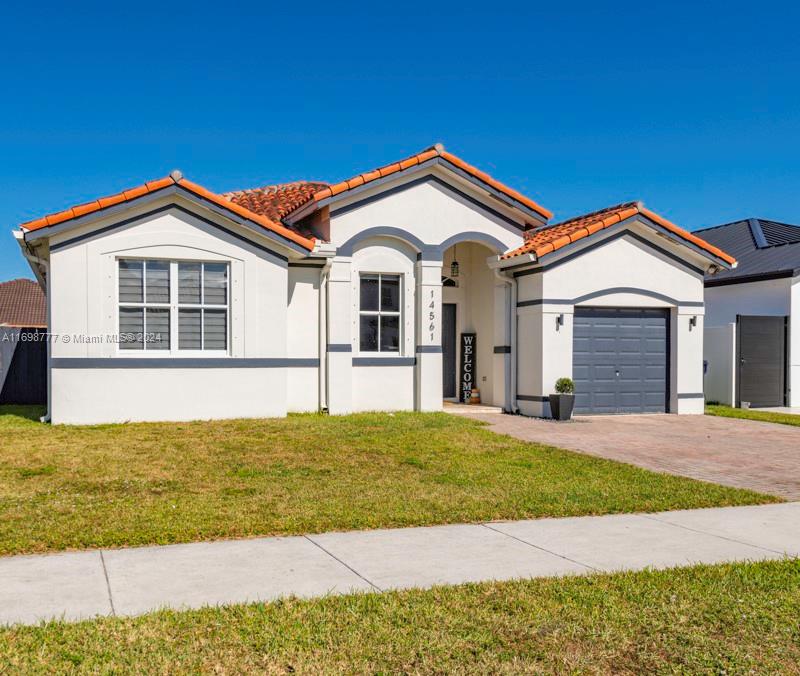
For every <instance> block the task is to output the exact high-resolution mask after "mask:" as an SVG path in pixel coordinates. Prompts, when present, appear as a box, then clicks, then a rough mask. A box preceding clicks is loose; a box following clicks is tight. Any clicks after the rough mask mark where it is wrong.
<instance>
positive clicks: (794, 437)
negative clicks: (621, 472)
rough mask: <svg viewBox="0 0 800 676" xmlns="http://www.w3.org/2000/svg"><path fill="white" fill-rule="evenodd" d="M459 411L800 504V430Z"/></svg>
mask: <svg viewBox="0 0 800 676" xmlns="http://www.w3.org/2000/svg"><path fill="white" fill-rule="evenodd" d="M448 410H449V411H452V412H455V411H454V410H453V409H451V408H448ZM458 413H460V414H464V415H469V416H470V417H474V418H477V419H479V420H484V421H486V422H488V423H490V424H491V429H493V430H494V431H496V432H500V433H502V434H510V435H511V436H514V437H517V438H519V439H523V440H525V441H538V442H541V443H545V444H550V445H551V446H560V447H561V448H569V449H572V450H575V451H581V452H582V453H588V454H590V455H597V456H600V457H603V458H609V459H611V460H619V461H621V462H627V463H630V464H632V465H639V466H640V467H646V468H647V469H652V470H656V471H659V472H669V473H671V474H681V475H683V476H688V477H692V478H695V479H703V480H705V481H713V482H714V483H718V484H724V485H726V486H736V487H739V488H750V489H753V490H755V491H759V492H762V493H771V494H773V495H780V496H783V497H785V498H789V499H791V500H799V499H800V427H790V426H788V425H777V424H774V423H762V422H756V421H754V420H735V419H732V418H719V417H714V416H709V415H702V416H700V415H698V416H694V415H683V416H678V415H627V416H582V417H578V418H576V419H575V420H573V421H571V422H565V423H557V422H552V421H547V420H539V419H535V418H525V417H522V416H511V415H503V414H502V413H496V412H490V411H486V410H483V411H471V410H470V409H469V407H468V406H459V407H458Z"/></svg>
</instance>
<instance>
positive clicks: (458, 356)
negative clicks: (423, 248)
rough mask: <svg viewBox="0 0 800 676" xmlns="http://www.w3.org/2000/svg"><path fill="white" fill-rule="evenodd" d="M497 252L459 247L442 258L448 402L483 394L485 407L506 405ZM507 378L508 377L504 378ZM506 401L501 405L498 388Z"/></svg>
mask: <svg viewBox="0 0 800 676" xmlns="http://www.w3.org/2000/svg"><path fill="white" fill-rule="evenodd" d="M496 254H497V251H495V250H494V249H493V248H491V247H489V246H487V245H486V244H483V243H481V242H474V241H466V242H458V243H457V244H453V245H452V246H450V247H448V248H447V249H446V250H445V251H444V254H443V257H442V397H443V398H444V399H445V401H463V400H464V399H465V398H466V397H467V396H468V395H469V390H470V389H473V390H478V392H479V395H480V399H481V402H482V403H487V404H496V403H497V404H498V405H502V404H503V402H502V383H498V382H497V380H498V378H497V377H496V375H495V371H496V368H495V363H494V362H495V359H494V334H495V320H496V318H495V302H496V301H495V295H496V293H495V286H496V285H497V279H496V277H495V275H494V272H493V271H492V270H491V269H490V268H489V266H488V265H487V259H488V258H490V257H491V256H493V255H496ZM500 377H502V376H500ZM498 386H499V387H500V392H501V395H500V399H501V400H500V401H499V403H498V402H496V401H495V399H496V398H497V397H496V390H497V387H498Z"/></svg>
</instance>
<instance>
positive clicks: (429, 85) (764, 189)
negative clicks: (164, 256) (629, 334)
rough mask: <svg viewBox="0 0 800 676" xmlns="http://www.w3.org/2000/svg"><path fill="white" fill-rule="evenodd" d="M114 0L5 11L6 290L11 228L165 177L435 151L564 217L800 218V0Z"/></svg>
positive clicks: (372, 161) (339, 172) (687, 221)
mask: <svg viewBox="0 0 800 676" xmlns="http://www.w3.org/2000/svg"><path fill="white" fill-rule="evenodd" d="M115 4H116V3H108V2H103V3H99V4H96V5H92V4H86V3H64V2H59V3H49V2H41V3H13V4H7V5H6V7H5V8H4V10H3V15H2V19H1V20H0V72H2V89H1V90H0V224H1V225H2V236H0V280H3V279H10V278H13V277H16V276H30V271H29V269H28V267H27V265H26V264H25V263H24V261H23V260H22V257H21V256H20V255H19V253H18V251H17V250H16V244H15V242H14V241H13V238H12V237H11V234H10V233H11V230H12V229H13V227H14V226H15V225H17V224H18V223H20V222H22V221H25V220H28V219H31V218H35V217H37V216H40V215H43V214H45V213H48V212H51V211H55V210H59V209H62V208H66V207H69V206H72V205H74V204H77V203H80V202H83V201H86V200H90V199H93V198H95V197H98V196H101V195H105V194H108V193H112V192H116V191H118V190H120V189H123V188H127V187H131V186H134V185H137V184H140V183H142V182H143V181H144V180H149V179H151V178H155V177H160V176H163V175H165V174H167V173H168V172H169V171H170V170H171V169H173V168H180V169H181V170H182V171H183V172H184V173H185V174H186V175H187V176H188V177H189V178H191V179H193V180H195V181H196V182H198V183H201V184H202V185H204V186H206V187H208V188H209V189H211V190H216V191H225V190H231V189H235V188H243V187H251V186H256V185H263V184H267V183H273V182H281V181H288V180H295V179H300V178H307V179H322V180H337V179H341V178H346V177H349V176H351V175H353V174H356V173H359V172H361V171H364V170H366V169H370V168H372V167H374V166H377V165H380V164H384V163H386V162H390V161H394V160H396V159H399V158H401V157H403V156H405V155H407V154H411V153H413V152H416V151H418V150H420V149H421V148H423V147H425V146H427V145H430V144H431V143H433V142H435V141H442V142H444V143H445V145H446V146H447V147H448V149H449V150H452V151H453V152H455V153H457V154H459V155H461V156H462V157H463V158H465V159H466V160H467V161H469V162H471V163H472V164H475V165H477V166H479V167H481V168H482V169H484V170H486V171H488V172H489V173H491V174H493V175H494V176H496V177H497V178H498V179H500V180H502V181H504V182H507V183H508V184H510V185H511V186H513V187H515V188H517V189H519V190H521V191H523V192H525V193H527V194H529V195H531V196H532V197H533V198H534V199H535V200H537V201H539V202H540V203H541V204H543V205H544V206H546V207H548V208H549V209H551V210H553V211H554V212H555V213H556V219H562V218H566V217H568V216H571V215H574V214H577V213H581V212H584V211H589V210H593V209H596V208H601V207H603V206H607V205H609V204H613V203H616V202H619V201H623V200H627V199H642V200H644V201H645V202H646V204H647V205H648V206H649V207H650V208H652V209H654V210H656V211H658V212H659V213H661V214H663V215H664V216H666V217H667V218H670V219H671V220H673V221H675V222H676V223H678V224H680V225H683V226H684V227H687V228H690V229H695V228H699V227H703V226H707V225H714V224H718V223H722V222H725V221H728V220H734V219H737V218H741V217H748V216H764V217H770V218H774V219H778V220H785V221H789V222H800V198H799V197H798V195H799V194H800V190H799V188H800V47H798V40H797V26H798V19H800V16H798V14H800V10H798V7H797V5H796V3H792V4H791V5H790V4H789V3H786V4H783V5H775V6H771V5H770V4H769V3H766V2H762V3H747V5H744V6H740V7H739V8H737V5H736V4H735V3H731V2H725V3H719V4H716V5H714V4H706V3H700V2H691V3H686V4H681V3H679V2H671V3H664V8H659V7H657V6H656V5H658V4H659V3H647V2H637V3H634V4H630V5H628V4H624V3H617V4H616V5H614V6H613V8H612V7H611V5H610V3H609V9H607V10H606V9H604V8H603V7H602V6H603V5H605V4H607V3H597V2H592V3H587V4H586V5H582V4H580V3H566V2H561V3H552V2H550V3H546V4H544V3H542V5H541V6H537V4H538V3H521V4H518V5H515V4H513V3H505V2H494V3H486V2H483V3H480V4H478V3H475V4H471V3H466V2H459V3H457V4H452V5H449V6H446V5H438V6H437V5H436V3H433V2H425V3H422V4H419V5H416V4H414V3H412V2H402V3H397V2H395V3H355V4H353V3H336V2H326V3H324V4H320V5H319V6H316V4H315V3H314V2H311V1H310V0H308V1H306V2H298V3H282V4H285V6H282V7H279V8H278V9H273V8H272V7H270V5H271V4H272V3H268V2H259V3H254V4H252V5H251V6H249V7H248V6H246V5H245V4H238V3H224V2H216V3H206V2H203V1H201V0H197V1H196V2H193V3H182V2H175V3H173V2H162V3H156V4H142V3H124V7H120V8H117V7H115V6H114V5H115ZM275 4H278V3H275ZM26 5H27V6H26Z"/></svg>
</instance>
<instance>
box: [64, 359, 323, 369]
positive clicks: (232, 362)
mask: <svg viewBox="0 0 800 676" xmlns="http://www.w3.org/2000/svg"><path fill="white" fill-rule="evenodd" d="M50 362H51V366H52V367H53V368H54V369H159V368H165V369H183V368H186V369H197V368H201V369H262V368H287V367H317V366H319V359H317V358H316V357H312V358H308V359H306V358H302V357H253V358H249V357H245V358H237V357H207V358H204V357H163V358H158V357H53V358H52V359H51V360H50Z"/></svg>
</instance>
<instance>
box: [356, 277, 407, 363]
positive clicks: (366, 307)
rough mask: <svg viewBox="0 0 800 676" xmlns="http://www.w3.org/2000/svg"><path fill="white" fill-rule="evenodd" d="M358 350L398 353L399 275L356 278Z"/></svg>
mask: <svg viewBox="0 0 800 676" xmlns="http://www.w3.org/2000/svg"><path fill="white" fill-rule="evenodd" d="M359 283H360V286H359V351H360V352H400V275H382V274H374V275H372V274H362V275H361V277H360V279H359Z"/></svg>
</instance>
